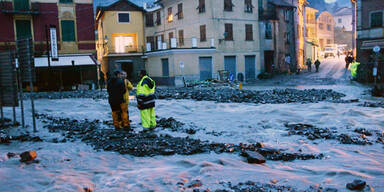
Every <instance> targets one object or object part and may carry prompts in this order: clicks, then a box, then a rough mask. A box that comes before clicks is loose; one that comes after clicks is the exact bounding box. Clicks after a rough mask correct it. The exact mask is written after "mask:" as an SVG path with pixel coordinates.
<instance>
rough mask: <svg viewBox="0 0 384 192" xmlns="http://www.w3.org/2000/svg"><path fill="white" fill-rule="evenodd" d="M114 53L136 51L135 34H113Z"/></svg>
mask: <svg viewBox="0 0 384 192" xmlns="http://www.w3.org/2000/svg"><path fill="white" fill-rule="evenodd" d="M113 41H114V43H115V52H116V53H127V52H133V51H136V50H137V49H136V44H135V36H128V35H124V36H120V35H119V36H115V37H113Z"/></svg>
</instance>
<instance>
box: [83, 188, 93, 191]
mask: <svg viewBox="0 0 384 192" xmlns="http://www.w3.org/2000/svg"><path fill="white" fill-rule="evenodd" d="M83 191H84V192H92V191H93V190H92V189H91V188H89V187H84V188H83Z"/></svg>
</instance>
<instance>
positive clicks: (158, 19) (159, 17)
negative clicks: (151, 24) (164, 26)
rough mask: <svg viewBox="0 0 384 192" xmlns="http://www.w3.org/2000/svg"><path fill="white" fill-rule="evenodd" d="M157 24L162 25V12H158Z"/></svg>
mask: <svg viewBox="0 0 384 192" xmlns="http://www.w3.org/2000/svg"><path fill="white" fill-rule="evenodd" d="M156 24H157V25H161V12H160V11H158V12H156Z"/></svg>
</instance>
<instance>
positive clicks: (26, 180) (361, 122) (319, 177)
mask: <svg viewBox="0 0 384 192" xmlns="http://www.w3.org/2000/svg"><path fill="white" fill-rule="evenodd" d="M345 92H354V91H350V90H349V89H347V90H346V91H345ZM360 92H361V90H360ZM355 94H357V93H355ZM353 96H355V95H353ZM134 105H135V103H134V102H133V103H132V106H134ZM26 106H29V103H28V102H27V103H26ZM36 108H37V110H38V111H39V112H40V113H50V114H51V115H53V116H60V117H70V118H76V119H84V118H88V119H100V120H109V119H110V114H109V106H108V104H107V101H105V100H99V101H94V100H91V99H64V100H38V101H36ZM383 112H384V109H382V108H363V107H358V106H357V104H356V103H355V104H334V103H328V102H321V103H315V104H278V105H255V104H231V103H229V104H228V103H226V104H223V103H214V102H196V101H189V100H177V101H176V100H170V101H164V100H161V101H157V115H159V116H160V117H174V118H175V119H177V120H179V121H182V122H184V123H186V126H190V125H192V124H193V125H194V126H197V127H199V128H201V130H200V131H198V132H197V133H196V134H195V135H192V136H191V137H194V138H200V139H202V140H211V141H217V142H228V143H240V142H243V143H254V142H263V143H265V144H266V145H267V146H271V147H279V148H284V149H286V150H287V151H292V152H297V151H299V150H301V151H302V152H303V153H324V154H325V156H326V158H325V159H323V160H307V161H301V160H297V161H293V162H272V161H267V163H266V164H264V165H251V164H247V163H245V162H244V159H242V158H241V157H239V156H237V155H233V154H220V155H218V154H215V153H212V154H199V155H192V156H179V155H175V156H170V157H164V156H157V157H153V158H138V157H132V156H129V155H120V154H117V153H114V152H103V151H101V152H96V151H94V150H93V149H92V148H91V147H90V146H86V145H85V144H83V143H81V142H76V143H57V144H55V143H50V142H48V143H47V142H43V143H13V144H11V145H9V146H5V145H0V191H81V190H82V189H83V188H84V187H89V188H94V189H95V191H178V187H177V185H176V183H178V182H180V181H182V182H185V183H188V182H190V181H192V180H195V179H200V180H201V181H202V183H203V187H202V188H203V189H206V188H210V189H211V190H212V189H216V188H221V184H220V182H223V181H224V182H225V181H231V182H232V183H237V182H242V181H246V180H252V181H259V182H262V183H269V182H270V181H271V180H273V179H276V180H277V181H278V183H277V184H279V185H292V186H295V187H296V188H298V189H307V188H308V187H309V186H310V185H316V184H319V185H321V186H326V187H334V188H337V189H340V190H344V189H345V184H346V183H347V182H350V181H352V180H354V179H363V180H366V181H367V183H368V184H370V185H371V186H372V187H374V188H375V190H376V191H384V182H383V181H384V162H383V159H384V148H383V145H381V144H374V145H371V146H356V145H342V144H339V142H337V141H334V140H326V141H325V140H316V141H309V140H307V139H306V138H304V137H300V136H289V137H288V136H285V134H286V133H287V131H286V130H285V127H284V123H298V122H301V123H311V124H314V125H316V126H318V127H326V128H332V127H335V128H336V129H337V131H338V132H339V133H349V134H351V132H352V130H354V128H360V127H361V128H366V129H368V130H381V131H383V127H384V113H383ZM27 113H28V114H29V110H28V112H27ZM10 114H11V110H10V109H6V115H7V116H8V117H9V116H10ZM130 116H131V119H132V121H133V122H134V123H136V126H139V125H137V122H139V116H138V111H137V109H135V108H134V107H131V108H130ZM28 121H30V118H28ZM38 125H39V126H41V125H42V124H41V122H38ZM39 129H40V131H39V133H38V134H39V135H40V136H42V137H43V138H45V139H48V140H49V138H54V137H57V135H52V134H50V133H48V132H47V130H44V129H42V128H39ZM139 129H140V128H137V130H139ZM159 132H167V131H159ZM167 133H169V134H173V135H178V136H187V135H186V134H184V133H172V132H167ZM31 149H34V150H37V153H38V156H39V158H38V159H39V160H40V161H41V162H40V164H32V165H22V164H20V163H19V162H18V161H17V160H16V159H9V160H8V159H7V157H6V153H7V152H22V151H25V150H31Z"/></svg>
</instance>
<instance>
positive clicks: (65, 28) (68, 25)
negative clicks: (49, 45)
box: [61, 20, 76, 41]
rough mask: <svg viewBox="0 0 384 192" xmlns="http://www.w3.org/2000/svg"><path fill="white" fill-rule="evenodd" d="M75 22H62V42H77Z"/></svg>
mask: <svg viewBox="0 0 384 192" xmlns="http://www.w3.org/2000/svg"><path fill="white" fill-rule="evenodd" d="M75 39H76V34H75V21H72V20H62V21H61V40H62V41H75Z"/></svg>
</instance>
